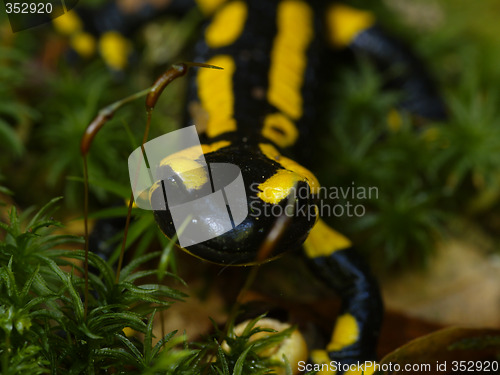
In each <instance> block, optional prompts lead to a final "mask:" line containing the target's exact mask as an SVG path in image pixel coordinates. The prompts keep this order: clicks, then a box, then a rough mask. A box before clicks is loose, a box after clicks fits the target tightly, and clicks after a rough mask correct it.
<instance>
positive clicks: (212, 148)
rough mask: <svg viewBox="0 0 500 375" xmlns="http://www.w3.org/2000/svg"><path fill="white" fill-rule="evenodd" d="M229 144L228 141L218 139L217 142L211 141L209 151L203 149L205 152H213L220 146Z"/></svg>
mask: <svg viewBox="0 0 500 375" xmlns="http://www.w3.org/2000/svg"><path fill="white" fill-rule="evenodd" d="M230 144H231V142H229V141H218V142H214V143H212V144H211V145H209V146H210V151H203V152H204V153H205V154H208V153H209V152H214V151H217V150H219V149H221V148H224V147H227V146H229V145H230Z"/></svg>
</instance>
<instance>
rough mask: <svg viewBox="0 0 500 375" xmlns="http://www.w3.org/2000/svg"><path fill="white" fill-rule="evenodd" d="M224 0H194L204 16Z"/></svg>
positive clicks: (209, 13) (224, 0)
mask: <svg viewBox="0 0 500 375" xmlns="http://www.w3.org/2000/svg"><path fill="white" fill-rule="evenodd" d="M225 2H226V0H196V3H197V4H198V7H199V8H200V9H201V11H202V12H203V14H205V15H206V16H209V15H211V14H212V13H213V12H215V10H216V9H217V8H218V7H219V6H220V5H221V4H223V3H225Z"/></svg>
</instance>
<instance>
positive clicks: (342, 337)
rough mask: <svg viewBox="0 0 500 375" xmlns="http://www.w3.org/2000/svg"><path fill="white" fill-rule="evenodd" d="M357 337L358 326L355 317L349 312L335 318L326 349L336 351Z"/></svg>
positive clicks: (353, 341)
mask: <svg viewBox="0 0 500 375" xmlns="http://www.w3.org/2000/svg"><path fill="white" fill-rule="evenodd" d="M358 338H359V327H358V322H356V318H355V317H354V316H352V315H351V314H349V313H346V314H344V315H341V316H339V317H338V318H337V322H336V323H335V328H334V329H333V335H332V340H331V341H330V343H329V344H328V346H327V347H326V350H328V351H329V352H331V351H338V350H341V349H344V348H345V347H347V346H349V345H352V344H354V343H355V342H356V341H357V340H358Z"/></svg>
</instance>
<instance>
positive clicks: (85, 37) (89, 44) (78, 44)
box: [70, 32, 96, 58]
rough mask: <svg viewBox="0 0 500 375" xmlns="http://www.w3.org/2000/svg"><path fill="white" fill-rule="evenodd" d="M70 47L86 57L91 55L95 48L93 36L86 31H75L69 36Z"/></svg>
mask: <svg viewBox="0 0 500 375" xmlns="http://www.w3.org/2000/svg"><path fill="white" fill-rule="evenodd" d="M70 43H71V47H73V49H74V50H75V51H76V52H77V53H78V54H79V55H80V56H83V57H86V58H89V57H91V56H92V55H93V54H94V53H95V50H96V41H95V38H94V37H93V36H92V35H91V34H89V33H86V32H79V33H76V34H75V35H74V36H73V37H72V38H71V42H70Z"/></svg>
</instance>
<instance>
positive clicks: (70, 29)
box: [52, 12, 83, 35]
mask: <svg viewBox="0 0 500 375" xmlns="http://www.w3.org/2000/svg"><path fill="white" fill-rule="evenodd" d="M52 24H53V25H54V28H55V29H56V30H57V32H59V33H61V34H63V35H71V34H74V33H76V32H78V31H80V30H82V28H83V24H82V21H81V20H80V17H78V15H77V14H76V12H68V13H66V14H63V15H62V16H60V17H57V18H55V19H54V20H53V21H52Z"/></svg>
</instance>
